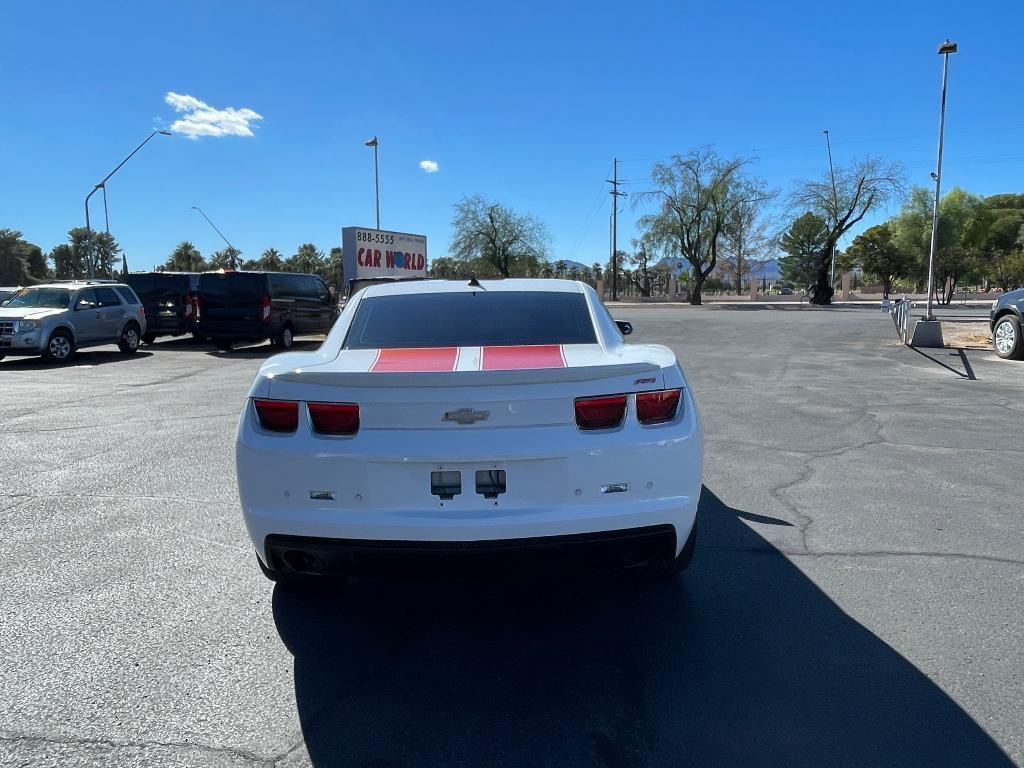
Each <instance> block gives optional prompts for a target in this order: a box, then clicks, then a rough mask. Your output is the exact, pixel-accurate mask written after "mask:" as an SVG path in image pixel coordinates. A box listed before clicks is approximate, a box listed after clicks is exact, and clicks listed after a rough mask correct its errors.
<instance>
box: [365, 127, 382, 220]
mask: <svg viewBox="0 0 1024 768" xmlns="http://www.w3.org/2000/svg"><path fill="white" fill-rule="evenodd" d="M379 145H380V142H379V141H377V137H376V136H374V137H373V138H372V139H370V140H369V141H368V142H366V146H368V147H373V188H374V199H375V200H376V201H377V229H380V169H379V166H378V165H377V147H378V146H379Z"/></svg>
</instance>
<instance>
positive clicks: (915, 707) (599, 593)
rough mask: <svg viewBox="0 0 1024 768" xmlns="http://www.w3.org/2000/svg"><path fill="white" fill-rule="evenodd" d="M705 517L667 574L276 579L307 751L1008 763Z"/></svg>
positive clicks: (456, 759) (841, 617) (655, 762)
mask: <svg viewBox="0 0 1024 768" xmlns="http://www.w3.org/2000/svg"><path fill="white" fill-rule="evenodd" d="M700 514H701V518H700V519H701V541H700V543H699V544H698V547H697V554H696V557H695V559H694V563H693V565H692V567H691V569H690V570H689V571H688V572H687V573H686V575H685V577H684V578H683V579H681V580H678V581H675V582H671V583H660V584H659V583H651V582H649V581H645V580H644V579H642V578H638V577H631V576H629V575H628V574H620V575H618V576H605V577H601V578H597V577H592V578H589V579H579V580H574V581H565V580H559V581H554V580H549V581H523V582H519V583H515V584H510V583H493V582H481V581H473V580H466V581H463V582H460V583H451V582H449V583H439V582H433V583H431V582H423V581H420V582H405V583H395V582H372V583H371V582H354V583H350V584H348V585H346V586H342V587H338V588H334V589H330V588H324V589H318V590H303V589H297V588H295V587H291V586H287V585H278V586H277V587H276V588H275V591H274V599H273V610H274V619H275V621H276V623H277V627H278V631H279V633H280V635H281V638H282V639H283V640H284V642H285V643H286V644H287V646H288V648H289V649H290V650H291V652H292V654H293V655H294V657H295V697H296V702H297V706H298V714H299V719H300V721H301V724H302V730H303V735H304V738H305V743H306V747H307V749H308V751H309V754H310V757H311V758H312V762H313V764H314V765H316V766H320V768H324V767H325V766H375V767H376V768H398V767H399V766H409V767H410V768H412V767H413V766H460V765H465V766H489V765H494V766H530V767H531V768H532V767H534V766H552V767H554V766H559V767H561V766H576V765H581V766H590V765H596V766H608V767H609V768H619V767H624V766H678V765H694V766H796V765H800V766H826V765H827V766H851V767H853V766H856V768H864V767H865V766H881V765H885V766H922V765H927V766H930V767H932V768H934V766H973V767H975V768H977V767H979V766H1010V765H1011V763H1010V761H1009V759H1008V758H1007V757H1006V756H1005V755H1004V753H1003V752H1002V751H1001V750H1000V749H999V748H998V747H997V746H996V745H995V743H994V742H993V741H992V740H991V739H990V738H989V737H988V736H987V735H986V734H985V732H984V731H983V730H982V729H981V728H980V727H979V726H978V724H977V723H975V722H974V721H973V720H972V719H971V717H970V716H969V715H968V714H966V713H965V712H964V711H963V710H962V709H961V708H960V707H959V706H958V705H957V704H956V703H954V702H953V701H952V700H951V699H950V698H949V697H948V696H947V695H946V694H945V693H944V692H943V691H942V690H940V689H939V688H938V687H937V686H936V685H934V684H933V683H932V682H931V681H930V680H929V679H928V678H927V677H926V676H925V675H924V674H922V673H921V672H920V671H918V670H917V669H916V668H915V667H914V666H913V665H912V664H911V663H910V662H908V661H907V660H906V659H904V658H903V657H902V656H900V655H899V654H898V653H897V652H896V651H894V650H893V649H892V648H890V647H889V646H888V645H886V644H885V643H884V642H883V641H882V640H880V639H879V638H877V637H875V635H874V634H872V633H871V632H870V631H868V630H867V629H865V628H864V627H863V626H861V625H860V624H858V623H857V622H856V621H854V620H853V619H851V618H850V617H849V616H847V615H846V614H845V613H844V612H843V611H842V610H841V609H840V608H839V607H838V606H836V605H835V604H834V603H833V602H832V601H831V600H830V599H829V598H828V597H827V596H826V595H825V594H824V593H823V592H822V591H821V590H820V589H819V588H818V587H817V586H815V584H814V583H813V582H812V581H810V580H809V579H808V578H807V577H806V576H804V575H803V573H801V572H800V571H799V570H798V569H797V568H796V567H794V566H793V565H792V564H791V563H790V562H789V560H787V559H786V558H785V557H784V556H783V555H782V554H781V553H779V552H778V551H777V550H776V549H775V548H774V547H772V546H771V545H770V544H768V543H767V542H766V541H765V540H764V539H763V538H761V537H760V536H759V535H758V534H757V533H755V532H754V531H753V530H751V528H749V527H748V526H747V525H745V524H744V523H742V522H740V519H739V517H740V516H744V515H749V513H741V512H739V511H737V510H734V509H730V508H729V507H727V506H726V505H724V504H723V503H722V502H721V501H720V500H719V499H718V498H717V497H716V496H715V495H714V494H713V493H711V492H710V491H708V490H707V489H705V491H704V495H703V498H702V506H701V513H700ZM757 517H759V518H762V519H763V520H764V521H767V520H771V518H766V517H765V516H757Z"/></svg>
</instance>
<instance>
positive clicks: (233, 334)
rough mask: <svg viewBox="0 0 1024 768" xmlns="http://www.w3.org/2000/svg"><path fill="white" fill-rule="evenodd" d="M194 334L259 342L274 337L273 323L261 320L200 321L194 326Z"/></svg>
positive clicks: (212, 337)
mask: <svg viewBox="0 0 1024 768" xmlns="http://www.w3.org/2000/svg"><path fill="white" fill-rule="evenodd" d="M196 332H197V333H199V334H202V335H203V336H207V337H209V338H211V339H239V340H243V339H244V340H246V341H260V340H262V339H267V338H270V337H271V336H273V335H274V333H275V329H274V324H273V323H266V322H263V321H261V320H253V321H234V320H200V321H199V322H198V323H197V324H196Z"/></svg>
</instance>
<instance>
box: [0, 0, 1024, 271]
mask: <svg viewBox="0 0 1024 768" xmlns="http://www.w3.org/2000/svg"><path fill="white" fill-rule="evenodd" d="M3 16H4V22H5V23H4V26H5V27H6V33H5V35H4V43H3V45H2V46H0V73H2V76H0V103H2V104H4V110H3V112H2V113H0V167H2V168H3V170H4V175H5V178H6V182H7V183H5V184H3V185H0V227H11V228H14V229H18V230H21V231H22V232H23V233H24V235H25V236H26V237H27V238H28V239H30V240H32V241H33V242H36V243H38V244H40V245H41V246H42V247H43V248H44V249H46V250H49V249H50V248H51V247H52V246H53V245H55V244H56V243H59V242H62V241H63V240H64V238H65V234H66V232H67V230H68V229H69V228H70V227H72V226H80V225H81V224H82V223H83V222H84V214H83V207H82V201H83V198H84V197H85V194H86V193H87V192H88V191H89V190H90V189H91V186H92V185H93V184H95V183H96V182H97V181H99V180H100V179H102V178H103V176H105V175H106V173H107V172H108V171H109V170H110V169H111V168H113V166H114V165H116V164H117V162H118V161H119V160H120V159H121V158H122V157H123V156H124V155H125V154H127V152H129V151H130V150H131V149H132V148H133V147H134V146H135V145H136V144H138V142H139V141H141V140H142V139H143V138H144V137H145V136H146V135H147V134H148V133H149V132H150V131H151V130H152V129H153V128H155V127H167V126H170V125H172V124H173V123H174V121H175V120H178V119H182V118H183V117H185V116H187V115H183V114H181V113H178V112H175V110H174V109H173V108H172V107H171V105H169V104H168V103H166V102H165V97H166V95H167V94H168V93H169V92H172V93H176V94H179V95H182V96H191V97H192V98H193V99H195V100H199V101H201V102H203V103H205V104H206V105H209V107H211V108H213V109H217V110H223V109H227V108H233V109H235V110H243V109H245V110H251V111H252V112H254V113H256V114H257V115H259V116H260V119H255V118H252V119H250V120H248V121H246V120H245V119H244V117H245V115H244V114H243V116H242V117H243V119H241V121H239V120H238V119H237V116H236V120H235V122H234V123H232V124H233V125H235V127H236V129H238V130H242V131H243V132H244V131H245V129H244V128H241V129H240V128H238V126H239V125H243V126H244V125H246V123H247V124H248V126H249V127H248V131H250V132H251V133H252V135H251V136H239V135H226V136H220V137H209V136H207V137H202V138H199V139H196V140H191V139H189V138H187V137H186V136H184V135H181V134H177V135H174V136H172V137H169V138H167V137H162V136H157V137H156V138H155V139H154V140H153V141H151V142H150V144H149V145H147V146H146V147H145V148H144V149H143V150H142V152H140V153H139V154H138V155H137V156H136V157H135V158H133V159H132V161H131V162H130V163H129V164H128V165H126V166H125V167H124V168H123V169H122V170H121V171H120V172H119V173H118V175H117V176H115V177H114V179H112V180H111V182H110V184H109V188H108V191H109V203H110V219H111V231H112V232H113V233H114V234H115V236H116V237H117V238H118V239H119V241H120V242H121V244H122V246H123V248H124V250H125V252H126V253H127V255H128V259H129V264H130V266H131V268H132V269H140V268H143V267H148V266H151V265H153V264H156V263H159V262H162V261H163V260H164V259H165V258H166V256H167V254H168V253H169V252H170V251H171V249H172V248H173V247H174V245H175V244H176V243H177V242H179V241H181V240H185V239H188V240H191V241H192V242H194V243H195V244H196V245H197V247H198V248H199V249H200V250H201V251H202V252H203V253H204V254H208V253H210V252H212V251H214V250H216V249H217V248H219V247H221V245H222V243H221V242H220V240H219V238H218V237H217V235H216V233H215V232H214V231H213V230H212V229H210V227H209V225H207V224H206V222H205V221H203V220H202V218H201V217H199V216H198V215H197V214H196V213H195V212H194V211H192V210H190V208H191V206H193V205H198V206H200V207H202V208H203V209H204V210H205V211H206V213H207V214H208V215H209V216H210V217H211V218H212V219H213V220H214V221H215V222H216V223H217V225H218V226H219V227H220V229H221V230H223V232H224V233H225V234H226V235H227V236H228V238H229V239H230V240H231V241H232V242H233V243H234V244H235V245H236V246H238V247H240V248H241V249H242V250H243V251H244V252H245V254H246V255H247V256H250V257H254V256H256V255H258V254H259V252H261V251H262V250H263V249H264V248H267V247H271V246H273V247H276V248H277V249H279V250H280V251H282V252H283V253H285V254H286V255H287V254H291V253H294V251H295V249H296V248H297V247H298V245H299V244H300V243H303V242H308V241H312V242H314V243H316V244H317V245H318V246H320V247H321V248H323V249H324V250H327V249H328V248H330V247H331V246H333V245H339V244H340V228H341V227H342V226H347V225H363V226H365V225H372V223H373V218H374V209H373V157H372V150H370V149H367V148H366V147H365V146H364V145H363V142H364V141H365V140H366V139H368V138H370V137H371V136H373V135H374V134H376V135H378V136H379V137H380V142H381V145H380V162H381V196H382V203H381V208H382V226H383V227H384V228H390V229H397V230H403V231H408V232H418V233H425V234H426V235H427V236H428V238H429V246H428V248H429V252H430V255H431V256H440V255H444V254H445V253H446V252H447V248H448V243H449V232H450V221H451V213H452V205H453V204H454V203H455V202H456V201H457V200H458V199H460V198H461V197H462V196H463V195H469V194H476V193H479V194H482V195H485V196H486V197H489V198H492V199H495V200H498V201H501V202H503V203H506V204H508V205H510V206H512V207H513V208H515V209H517V210H520V211H525V212H529V213H532V214H534V215H536V216H538V217H539V218H540V219H542V220H543V221H544V222H545V223H546V224H547V226H548V229H549V230H550V232H551V235H552V255H553V257H555V258H563V259H575V260H577V261H582V262H585V263H588V264H589V263H592V262H594V261H601V262H602V263H603V262H604V261H605V260H606V259H607V257H608V215H609V211H610V196H609V195H608V194H607V189H608V185H607V184H604V183H603V182H604V180H605V179H607V178H609V173H610V170H611V161H612V157H613V156H618V157H619V158H621V159H622V161H623V162H622V163H621V166H620V177H621V178H623V179H625V180H626V182H627V183H626V185H625V186H624V187H623V188H624V189H625V190H627V191H629V192H631V193H632V192H639V191H642V190H644V189H645V188H646V179H647V177H648V174H649V171H650V166H651V164H652V163H653V162H654V161H655V160H659V159H664V158H667V157H668V156H670V155H671V154H672V153H674V152H683V151H686V150H687V149H689V148H691V147H694V146H696V145H700V144H713V145H715V146H716V148H717V149H718V150H719V151H720V152H722V153H724V154H735V153H742V154H749V155H753V156H755V157H758V158H759V161H758V164H757V166H756V172H757V173H758V174H759V175H761V176H763V177H764V178H766V179H767V181H768V182H769V183H770V184H771V185H772V186H774V187H777V188H780V189H782V190H787V189H789V188H790V187H791V185H792V183H793V181H794V180H795V179H798V178H800V177H806V176H808V175H815V174H819V173H821V172H823V171H825V170H827V156H826V153H825V145H824V141H823V136H822V133H821V131H822V129H823V128H828V129H829V130H830V132H831V137H832V140H833V154H834V157H835V160H836V162H843V161H845V160H848V159H849V158H851V157H854V156H860V155H863V154H866V153H871V154H878V155H882V156H883V157H885V158H887V159H891V160H900V161H902V162H903V163H905V164H906V166H907V170H908V173H909V178H910V180H911V181H912V182H916V183H922V184H923V183H926V182H928V172H929V171H930V170H931V169H932V168H933V164H934V153H935V135H936V129H937V122H938V115H937V112H938V96H939V84H940V76H941V59H940V57H939V56H937V55H936V54H935V49H936V46H937V45H938V44H939V43H940V42H941V41H942V40H943V39H944V38H945V37H947V36H948V37H951V38H952V39H954V40H956V41H957V42H958V43H959V45H960V53H958V54H957V55H956V56H955V57H953V59H952V61H951V74H950V96H949V111H948V114H947V141H946V164H945V167H944V168H945V170H944V179H943V181H944V187H945V188H946V189H948V188H950V187H952V186H956V185H959V186H963V187H966V188H967V189H970V190H971V191H975V192H978V193H981V194H993V193H996V192H1003V191H1017V192H1024V87H1022V86H1024V46H1022V45H1021V42H1020V35H1021V30H1022V29H1024V3H1021V2H1019V0H1005V1H1004V0H999V1H997V2H992V3H985V4H974V3H963V2H958V3H945V2H938V3H901V2H896V3H894V2H887V3H884V4H883V3H870V2H869V3H858V4H834V3H823V2H814V3H791V4H785V5H783V4H770V3H721V4H716V3H694V2H664V3H643V2H638V3H614V4H612V3H603V2H587V3H572V4H570V3H559V2H556V1H552V0H549V1H548V2H544V3H534V2H528V1H525V0H524V1H523V2H518V3H509V4H506V3H479V2H477V3H470V2H461V1H460V2H444V3H412V2H409V3H405V2H379V3H370V2H364V3H342V2H331V3H328V2H289V3H284V2H273V3H269V2H268V3H262V2H259V3H241V2H230V1H226V0H220V1H218V2H173V3H172V2H159V3H158V2H133V3H125V2H121V3H110V2H103V1H102V0H98V1H96V2H89V3H77V2H76V3H65V2H51V3H7V4H5V7H4V11H3ZM215 117H223V115H219V114H218V115H215ZM424 160H430V161H433V162H435V163H437V164H438V170H437V171H436V172H434V173H427V172H425V171H424V170H422V169H421V168H420V163H421V161H424ZM94 201H95V202H96V203H98V204H97V205H96V206H95V207H94V208H93V221H94V222H96V221H99V222H101V223H102V215H103V214H102V203H101V202H100V200H99V196H98V195H97V196H96V197H94ZM641 213H642V210H641V209H637V208H633V207H631V206H630V204H629V201H628V200H627V201H626V203H625V205H624V207H623V212H622V214H621V216H620V230H619V236H620V243H628V240H629V237H630V236H631V235H633V234H635V229H634V227H633V222H634V220H635V219H636V218H637V217H638V216H639V215H640V214H641Z"/></svg>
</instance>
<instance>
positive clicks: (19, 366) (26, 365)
mask: <svg viewBox="0 0 1024 768" xmlns="http://www.w3.org/2000/svg"><path fill="white" fill-rule="evenodd" d="M152 354H153V353H152V352H147V351H145V350H142V349H140V350H138V351H137V352H136V353H135V354H134V355H126V354H124V353H123V352H121V351H120V350H113V351H110V352H107V351H92V350H83V351H81V352H76V353H75V356H74V357H72V358H71V360H70V362H67V363H48V362H46V361H45V360H43V358H41V357H21V356H18V357H15V356H11V357H7V358H5V359H4V360H0V370H3V371H38V370H40V369H43V368H53V369H54V370H57V369H61V368H91V367H93V366H95V365H106V364H107V363H123V362H130V361H131V360H132V359H133V358H140V359H141V358H144V357H150V356H152Z"/></svg>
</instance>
